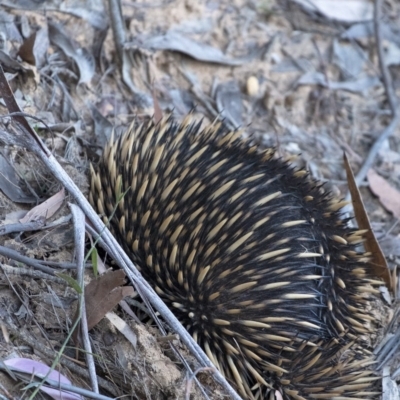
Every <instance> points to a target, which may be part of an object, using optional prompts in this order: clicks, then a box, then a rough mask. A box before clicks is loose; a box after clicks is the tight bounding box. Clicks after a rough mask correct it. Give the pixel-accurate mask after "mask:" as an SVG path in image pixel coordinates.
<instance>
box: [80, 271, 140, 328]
mask: <svg viewBox="0 0 400 400" xmlns="http://www.w3.org/2000/svg"><path fill="white" fill-rule="evenodd" d="M124 283H125V272H124V271H123V270H117V271H112V272H107V273H106V274H104V275H102V276H100V277H99V278H97V279H93V280H92V281H91V282H90V283H89V284H88V285H87V286H86V287H85V301H86V313H87V318H88V329H89V330H90V329H92V328H93V327H94V326H95V325H96V324H97V323H98V322H99V321H100V320H101V319H103V318H104V316H105V315H106V313H108V312H109V311H111V310H112V309H113V308H114V307H115V306H116V305H117V304H118V303H119V302H120V301H121V300H122V299H123V298H124V297H126V296H130V295H132V294H133V292H134V290H133V287H132V286H122V285H123V284H124Z"/></svg>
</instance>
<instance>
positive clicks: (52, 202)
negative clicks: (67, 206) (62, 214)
mask: <svg viewBox="0 0 400 400" xmlns="http://www.w3.org/2000/svg"><path fill="white" fill-rule="evenodd" d="M64 198H65V190H64V188H62V189H61V190H60V191H59V192H58V193H56V194H55V195H54V196H51V197H50V198H49V199H47V200H46V201H44V202H43V203H41V204H39V205H38V206H36V207H33V208H32V209H31V210H29V211H28V212H27V213H26V215H25V217H24V218H21V219H20V220H19V222H21V224H24V223H26V222H31V221H37V220H38V219H39V218H45V219H49V218H51V217H52V216H53V215H54V214H55V213H56V212H57V211H58V210H59V209H60V207H61V205H62V203H63V201H64Z"/></svg>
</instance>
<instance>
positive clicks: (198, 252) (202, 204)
mask: <svg viewBox="0 0 400 400" xmlns="http://www.w3.org/2000/svg"><path fill="white" fill-rule="evenodd" d="M124 192H126V194H125V195H124V196H123V198H122V200H121V201H120V202H119V204H118V206H117V208H116V212H115V216H114V218H113V220H112V221H111V224H112V226H113V228H114V232H115V234H116V235H117V236H118V237H119V238H120V240H121V243H123V244H124V247H125V250H126V251H127V252H128V254H129V255H130V256H131V258H132V260H133V261H134V262H135V263H136V264H137V266H138V268H139V269H140V271H141V272H142V274H143V275H144V277H145V278H146V279H147V280H148V281H149V282H150V283H151V284H152V285H153V287H154V289H155V290H156V291H157V293H158V294H159V295H160V296H161V298H162V299H163V300H164V301H165V302H166V303H167V305H169V307H170V308H171V309H172V311H173V312H174V313H175V314H176V316H177V317H178V318H179V319H180V321H181V322H182V324H183V325H184V326H186V328H187V329H188V330H189V332H190V333H191V334H192V335H193V337H194V338H195V339H196V340H197V342H198V343H199V344H200V345H201V346H202V347H203V348H204V349H205V351H206V353H207V355H208V356H209V357H210V359H211V360H212V361H213V362H214V364H215V365H216V366H217V367H218V368H219V369H220V370H221V371H222V372H223V373H224V374H225V375H226V376H227V377H228V378H229V379H230V380H231V381H232V382H234V384H235V385H236V387H237V389H238V391H239V392H240V393H241V395H242V396H244V397H246V398H253V396H255V393H257V391H260V393H262V395H265V393H266V392H268V391H269V390H270V388H271V387H272V388H275V389H279V390H281V391H282V393H283V395H284V398H287V399H289V398H293V399H305V398H311V397H310V396H312V398H315V399H318V398H321V399H322V398H327V397H323V396H326V393H328V394H329V393H330V394H331V395H332V397H330V398H334V396H340V395H343V394H345V395H346V396H347V397H348V398H354V399H356V398H358V397H351V396H357V395H358V393H360V385H361V386H362V387H361V389H364V388H368V387H369V386H370V385H371V383H370V382H368V383H367V384H366V383H364V384H362V383H360V382H358V381H357V382H358V384H357V385H356V386H357V387H353V388H351V386H349V385H347V386H348V387H349V388H348V389H346V388H344V384H343V380H346V379H348V376H349V375H348V373H350V372H351V373H352V374H353V375H352V376H353V378H352V379H353V380H357V379H361V378H360V377H359V376H368V375H369V374H370V371H364V370H362V368H360V367H359V366H358V367H357V368H355V367H354V365H355V364H352V363H353V362H354V363H355V362H356V361H357V360H358V359H360V360H361V361H365V362H366V363H367V362H368V361H369V356H368V355H367V354H366V353H365V352H364V351H361V350H360V349H359V348H357V351H354V352H353V353H349V352H351V349H352V348H353V347H354V344H353V341H354V340H355V339H356V338H357V336H359V335H360V334H365V333H368V326H367V322H368V321H369V319H370V316H369V315H368V314H367V312H366V311H365V307H364V302H365V301H366V299H365V296H364V295H363V292H364V288H365V286H366V283H367V281H368V276H367V274H366V272H365V268H364V262H365V257H364V256H363V255H362V254H359V253H357V252H356V251H355V249H354V245H355V244H356V243H359V242H360V241H362V238H361V236H360V235H359V234H358V233H357V232H354V231H352V230H350V229H349V228H347V226H346V224H345V221H343V219H342V218H341V215H340V204H339V203H338V202H337V201H334V200H333V199H332V198H331V197H330V196H329V195H328V194H327V193H325V191H324V189H323V188H322V186H321V184H320V183H317V182H314V181H312V180H311V179H309V178H308V176H307V173H306V172H305V171H303V170H296V169H294V168H293V167H291V166H290V165H289V164H287V163H285V162H284V161H282V160H281V159H279V158H276V157H275V156H274V152H273V151H271V150H270V149H269V150H266V151H259V150H257V148H256V147H252V146H251V145H250V144H249V143H248V142H245V141H243V140H242V139H241V138H240V133H239V132H226V131H225V130H224V129H223V128H222V127H221V126H219V125H214V126H210V127H208V128H206V129H203V130H201V128H200V125H199V124H194V123H192V124H190V123H187V122H184V123H182V124H180V125H178V124H175V123H173V122H172V121H171V120H170V119H168V120H164V121H162V122H161V123H160V124H158V125H154V124H153V123H149V124H148V125H146V126H142V127H139V128H137V129H135V128H134V127H131V128H130V129H129V130H128V132H127V133H126V134H124V135H123V136H121V137H120V138H119V139H117V140H116V141H111V143H110V144H109V146H108V147H107V148H106V150H105V153H104V157H103V159H102V161H101V162H100V164H99V172H98V173H97V174H96V173H94V172H93V175H92V187H91V201H92V204H94V205H96V206H97V208H98V210H99V211H100V212H102V213H104V214H105V215H108V216H109V215H111V214H112V212H113V210H114V208H115V201H116V200H115V199H116V197H118V194H120V193H124ZM344 349H346V350H347V353H349V354H351V356H350V359H349V360H350V361H348V362H347V364H343V366H342V370H341V371H340V374H339V373H338V369H339V362H341V361H339V359H340V355H341V353H342V352H344ZM351 357H353V359H352V358H351ZM343 372H346V374H347V375H346V377H343V376H341V374H343ZM365 372H367V375H365ZM358 374H361V375H358ZM257 383H258V386H256V387H255V388H253V390H252V389H251V388H252V387H253V386H254V385H255V384H257ZM363 385H364V386H363ZM296 396H297V397H296ZM318 396H321V397H318ZM364 398H368V397H364Z"/></svg>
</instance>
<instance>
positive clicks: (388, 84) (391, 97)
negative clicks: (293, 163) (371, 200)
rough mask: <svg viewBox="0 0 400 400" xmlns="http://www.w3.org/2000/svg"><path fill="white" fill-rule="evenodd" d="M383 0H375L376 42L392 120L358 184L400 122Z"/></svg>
mask: <svg viewBox="0 0 400 400" xmlns="http://www.w3.org/2000/svg"><path fill="white" fill-rule="evenodd" d="M381 11H382V0H375V5H374V27H375V42H376V48H377V52H378V60H379V66H380V69H381V73H382V79H383V84H384V87H385V91H386V95H387V98H388V102H389V105H390V109H391V111H392V116H393V118H392V121H391V122H390V124H389V125H388V126H387V127H386V129H385V130H384V131H383V132H382V134H381V135H380V136H379V137H378V139H376V141H375V143H374V144H373V146H372V147H371V149H370V151H369V154H368V156H367V158H366V160H365V161H364V164H363V165H362V167H361V168H360V170H359V171H358V174H357V175H356V178H355V181H356V184H357V186H359V185H360V184H361V182H362V181H363V180H364V179H365V177H366V176H367V173H368V170H369V169H370V168H371V166H372V164H373V162H374V160H375V158H376V155H377V154H378V151H379V149H380V148H381V147H382V144H383V142H384V141H385V140H386V139H387V138H389V137H390V136H391V135H392V134H393V132H394V131H395V129H396V127H397V125H398V124H399V122H400V112H399V110H398V102H397V99H396V96H395V94H394V92H393V86H392V79H391V76H390V73H389V70H388V68H387V67H386V65H385V59H384V53H383V47H382V29H381V21H380V20H381V17H382V13H381Z"/></svg>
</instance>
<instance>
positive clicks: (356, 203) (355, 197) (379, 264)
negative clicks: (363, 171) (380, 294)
mask: <svg viewBox="0 0 400 400" xmlns="http://www.w3.org/2000/svg"><path fill="white" fill-rule="evenodd" d="M343 159H344V166H345V168H346V174H347V182H348V185H349V191H350V194H351V199H352V202H353V208H354V215H355V217H356V221H357V223H358V226H359V228H360V229H368V232H367V233H366V234H365V239H366V240H365V243H364V247H365V250H366V251H367V252H371V254H372V256H371V258H372V259H371V262H370V263H369V264H370V266H371V269H372V272H373V273H374V274H375V275H376V276H379V277H380V278H382V279H383V280H384V282H385V283H386V285H387V287H388V288H389V289H390V290H393V284H392V279H391V275H390V272H389V268H388V265H387V263H386V258H385V256H384V254H383V252H382V250H381V247H380V246H379V243H378V241H377V240H376V238H375V235H374V232H373V230H372V228H371V224H370V222H369V218H368V215H367V212H366V210H365V207H364V204H363V201H362V198H361V194H360V191H359V190H358V187H357V185H356V182H355V180H354V175H353V171H352V170H351V167H350V163H349V161H348V159H347V156H346V153H344V154H343Z"/></svg>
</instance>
